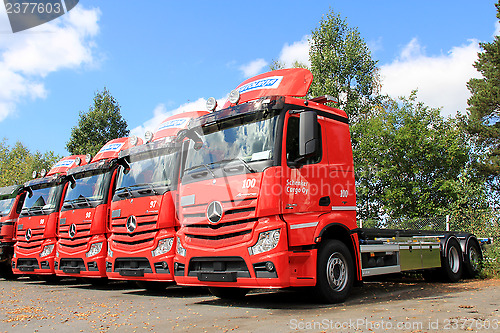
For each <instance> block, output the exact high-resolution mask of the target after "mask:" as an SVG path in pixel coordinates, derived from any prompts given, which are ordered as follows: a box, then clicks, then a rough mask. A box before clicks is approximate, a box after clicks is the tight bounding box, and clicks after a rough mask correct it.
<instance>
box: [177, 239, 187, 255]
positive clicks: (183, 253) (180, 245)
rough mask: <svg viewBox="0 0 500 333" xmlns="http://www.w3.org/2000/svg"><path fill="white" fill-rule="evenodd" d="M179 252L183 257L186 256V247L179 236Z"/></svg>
mask: <svg viewBox="0 0 500 333" xmlns="http://www.w3.org/2000/svg"><path fill="white" fill-rule="evenodd" d="M177 253H178V254H179V255H181V256H183V257H185V256H186V249H185V248H183V247H182V244H181V239H180V238H179V237H177Z"/></svg>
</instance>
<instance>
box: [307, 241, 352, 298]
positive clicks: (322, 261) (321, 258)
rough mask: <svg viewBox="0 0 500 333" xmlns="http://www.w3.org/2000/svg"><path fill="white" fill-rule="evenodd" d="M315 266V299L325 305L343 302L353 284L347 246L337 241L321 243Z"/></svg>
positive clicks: (349, 254) (350, 258)
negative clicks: (316, 267) (316, 268)
mask: <svg viewBox="0 0 500 333" xmlns="http://www.w3.org/2000/svg"><path fill="white" fill-rule="evenodd" d="M317 266H318V270H317V279H316V287H315V288H314V294H315V296H316V298H317V299H319V300H320V301H322V302H326V303H339V302H343V301H345V300H346V299H347V296H349V293H350V291H351V288H352V286H353V283H354V263H353V261H352V256H351V253H350V252H349V249H348V248H347V246H346V245H345V244H344V243H342V242H341V241H338V240H329V241H327V242H326V243H323V245H322V246H321V247H320V249H319V253H318V264H317Z"/></svg>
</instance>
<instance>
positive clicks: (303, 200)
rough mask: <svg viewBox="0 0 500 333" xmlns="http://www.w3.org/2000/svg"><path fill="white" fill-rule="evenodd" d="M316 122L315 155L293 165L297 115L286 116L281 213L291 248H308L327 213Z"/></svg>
mask: <svg viewBox="0 0 500 333" xmlns="http://www.w3.org/2000/svg"><path fill="white" fill-rule="evenodd" d="M318 120H319V125H318V126H319V133H320V142H319V149H318V150H317V154H315V155H314V156H312V157H310V158H309V159H307V160H306V161H303V162H302V163H300V165H299V164H296V163H295V161H296V160H297V158H298V157H299V115H298V114H292V115H290V114H287V117H286V119H285V126H284V127H285V133H284V136H283V138H284V143H283V146H282V147H283V148H282V151H283V156H282V166H283V178H282V199H283V200H282V203H283V207H281V212H282V214H283V218H284V219H285V221H286V222H287V224H288V229H289V230H288V231H289V235H290V236H289V242H290V245H291V246H294V245H302V244H308V243H309V244H310V242H311V239H312V237H313V234H314V231H315V227H316V226H317V225H318V217H319V215H321V214H323V213H325V212H328V211H329V210H330V203H331V200H332V198H331V197H330V196H331V191H332V189H331V182H330V179H329V175H328V173H329V167H328V154H327V153H326V148H327V147H326V145H325V144H324V143H326V140H325V132H326V131H324V130H322V128H321V119H318Z"/></svg>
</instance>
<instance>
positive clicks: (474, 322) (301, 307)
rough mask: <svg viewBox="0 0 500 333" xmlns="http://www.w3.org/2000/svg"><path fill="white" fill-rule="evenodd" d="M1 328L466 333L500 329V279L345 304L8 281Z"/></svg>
mask: <svg viewBox="0 0 500 333" xmlns="http://www.w3.org/2000/svg"><path fill="white" fill-rule="evenodd" d="M0 290H1V293H0V332H54V331H60V332H107V331H119V332H186V331H189V332H205V331H206V332H227V331H241V332H269V331H272V332H273V333H274V332H302V331H304V332H321V331H326V332H386V331H398V332H459V331H472V332H475V331H484V332H488V331H491V332H495V331H500V310H499V309H500V305H499V304H500V280H465V281H463V282H460V283H456V284H448V283H426V282H424V281H422V280H419V279H412V278H398V279H391V280H388V281H384V282H376V281H374V282H365V283H364V284H363V286H361V287H356V288H355V289H354V290H353V293H352V295H351V297H350V298H349V300H348V301H347V302H346V303H343V304H337V305H324V304H315V303H313V302H311V301H310V300H309V299H308V295H307V293H306V292H297V291H290V290H282V291H272V292H270V291H265V290H256V291H253V292H252V293H250V294H249V295H247V296H246V297H245V298H244V299H242V300H238V301H226V300H220V299H218V298H215V297H213V296H211V295H210V294H209V293H208V292H207V291H206V290H205V289H203V288H186V287H178V286H171V287H169V288H167V289H165V290H162V291H156V292H150V291H145V290H144V289H138V288H137V287H136V286H135V285H134V284H130V283H125V282H111V283H109V284H108V285H106V286H102V287H94V286H91V285H89V284H80V283H78V282H77V281H76V280H63V281H61V282H59V283H57V284H49V283H47V282H41V281H33V280H30V279H27V278H21V279H19V280H17V281H5V280H0Z"/></svg>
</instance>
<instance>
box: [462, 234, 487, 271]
mask: <svg viewBox="0 0 500 333" xmlns="http://www.w3.org/2000/svg"><path fill="white" fill-rule="evenodd" d="M482 261H483V254H482V252H481V248H480V247H479V245H478V244H477V242H476V241H475V239H469V241H468V242H467V247H466V249H465V256H464V275H465V276H466V277H469V278H473V277H475V276H476V275H478V274H479V270H480V269H481V262H482Z"/></svg>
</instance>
